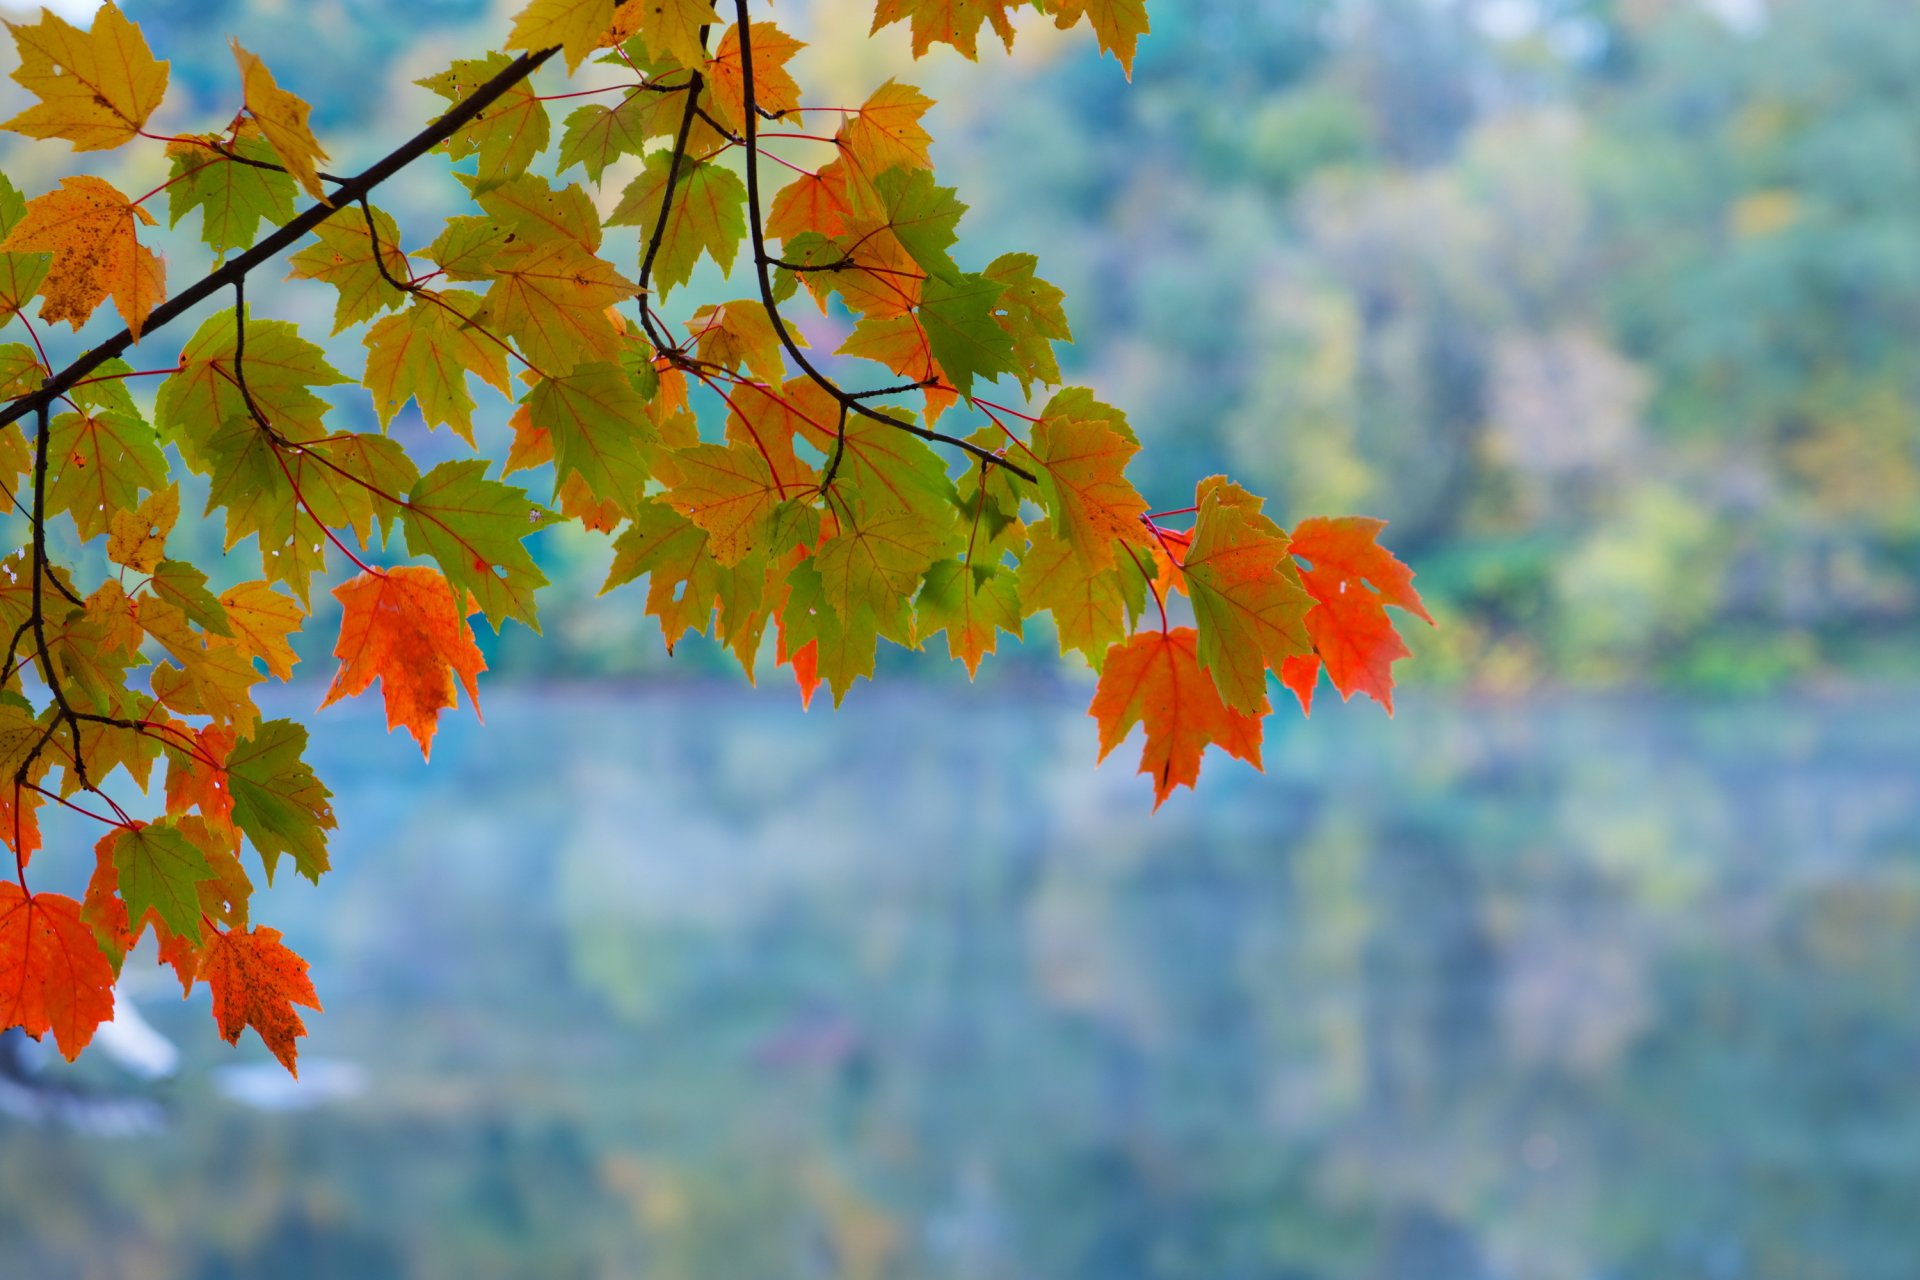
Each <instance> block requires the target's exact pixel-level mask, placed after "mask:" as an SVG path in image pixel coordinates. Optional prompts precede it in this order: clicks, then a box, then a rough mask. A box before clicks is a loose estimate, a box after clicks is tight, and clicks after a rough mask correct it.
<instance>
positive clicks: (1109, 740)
mask: <svg viewBox="0 0 1920 1280" xmlns="http://www.w3.org/2000/svg"><path fill="white" fill-rule="evenodd" d="M1198 640H1199V637H1198V636H1197V635H1196V633H1195V632H1194V629H1193V628H1192V627H1175V628H1174V629H1173V630H1172V631H1143V632H1141V633H1140V634H1139V635H1136V636H1134V637H1132V638H1131V639H1129V640H1123V641H1120V642H1118V643H1116V644H1115V645H1114V646H1113V647H1112V648H1110V649H1108V650H1107V658H1106V661H1105V663H1103V664H1102V666H1101V668H1100V683H1099V685H1098V686H1096V687H1095V689H1094V694H1093V705H1092V706H1090V707H1088V708H1087V714H1088V715H1091V716H1092V717H1093V718H1094V719H1095V720H1097V721H1098V722H1099V724H1100V758H1101V759H1102V760H1104V759H1106V758H1107V755H1108V753H1109V752H1111V751H1112V750H1113V749H1114V748H1115V747H1117V746H1119V745H1120V744H1121V743H1122V742H1124V741H1126V738H1127V734H1128V733H1129V732H1131V731H1132V729H1133V726H1135V725H1136V724H1144V725H1145V726H1146V729H1147V743H1146V747H1145V748H1144V749H1143V750H1142V751H1141V753H1140V772H1141V773H1146V774H1151V775H1153V807H1154V808H1156V809H1158V808H1159V807H1160V805H1161V802H1162V801H1164V800H1165V799H1166V798H1167V797H1168V796H1170V795H1172V794H1173V789H1174V788H1175V787H1179V786H1187V787H1191V786H1192V785H1193V784H1194V783H1195V782H1196V781H1197V780H1198V779H1199V777H1200V756H1201V753H1202V752H1204V751H1205V750H1206V749H1207V748H1208V747H1209V746H1215V747H1219V748H1221V749H1222V750H1224V751H1225V752H1226V753H1227V754H1228V755H1232V756H1238V757H1239V758H1240V759H1242V760H1245V761H1247V762H1248V763H1249V764H1251V765H1252V766H1253V767H1254V768H1256V769H1258V768H1260V767H1261V766H1260V717H1258V716H1250V715H1245V714H1243V713H1241V712H1238V711H1235V710H1233V709H1232V708H1231V707H1229V706H1227V704H1226V703H1224V702H1222V701H1221V700H1220V691H1219V690H1218V689H1216V688H1214V685H1213V680H1212V679H1211V678H1210V677H1209V676H1208V675H1207V674H1206V673H1205V672H1204V671H1202V670H1200V658H1199V653H1198V648H1197V645H1198Z"/></svg>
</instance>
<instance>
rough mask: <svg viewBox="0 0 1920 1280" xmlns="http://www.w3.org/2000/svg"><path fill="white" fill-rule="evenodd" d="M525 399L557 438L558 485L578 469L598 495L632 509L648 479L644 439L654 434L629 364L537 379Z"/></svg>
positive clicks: (583, 368) (555, 467) (578, 369)
mask: <svg viewBox="0 0 1920 1280" xmlns="http://www.w3.org/2000/svg"><path fill="white" fill-rule="evenodd" d="M524 403H525V404H526V406H527V413H528V415H529V416H530V417H531V418H532V419H533V425H534V426H536V427H539V428H541V429H542V430H544V431H546V432H547V433H548V434H549V435H551V436H552V438H553V464H554V465H553V470H554V485H555V491H556V492H557V491H558V488H559V485H560V484H561V483H563V482H564V481H565V480H566V479H567V477H568V476H570V475H577V476H579V477H580V479H581V481H582V482H583V483H584V484H585V485H586V486H587V489H588V491H589V492H590V493H592V494H593V496H594V497H596V498H598V499H600V500H601V501H602V502H611V503H614V504H615V505H616V506H618V507H619V508H620V510H621V511H623V512H625V513H627V514H629V515H631V514H632V513H633V511H634V509H635V506H636V504H637V503H638V502H639V501H640V495H641V493H642V492H643V491H644V490H645V488H646V484H647V461H646V458H645V456H644V455H643V454H642V452H641V445H642V444H644V443H649V442H651V441H652V439H653V432H652V430H651V428H650V427H649V425H648V422H647V402H646V401H645V400H644V399H642V398H641V395H640V393H639V391H637V390H635V388H634V385H633V383H632V381H631V380H630V379H629V378H628V377H627V374H626V370H624V369H622V368H621V367H620V366H618V365H614V364H583V365H579V366H576V367H575V368H574V370H573V371H572V372H571V373H568V374H565V375H563V376H560V377H552V378H545V379H542V380H541V381H540V382H538V383H536V384H534V388H533V390H532V391H529V392H528V393H527V395H526V399H525V401H524Z"/></svg>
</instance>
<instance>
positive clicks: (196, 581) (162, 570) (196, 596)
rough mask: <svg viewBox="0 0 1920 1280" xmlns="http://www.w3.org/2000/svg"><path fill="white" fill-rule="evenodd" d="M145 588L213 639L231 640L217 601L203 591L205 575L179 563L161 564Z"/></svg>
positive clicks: (210, 594)
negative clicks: (148, 588) (226, 638)
mask: <svg viewBox="0 0 1920 1280" xmlns="http://www.w3.org/2000/svg"><path fill="white" fill-rule="evenodd" d="M147 586H148V587H150V588H151V589H152V591H153V593H154V594H155V595H157V596H159V597H160V598H161V599H162V600H165V601H166V602H167V603H169V604H171V605H173V606H174V607H175V608H176V609H178V610H180V612H182V613H184V614H186V615H187V617H188V618H190V619H192V620H193V621H194V622H197V623H199V624H200V625H201V626H202V627H204V628H205V629H206V630H208V631H210V632H212V633H213V634H214V635H217V636H231V635H232V634H233V627H232V626H231V625H230V624H229V623H228V621H227V611H226V608H225V606H223V605H222V604H221V603H220V601H219V598H218V597H216V596H215V595H214V594H213V592H211V591H209V590H207V575H206V574H204V573H202V572H201V571H200V570H199V569H197V568H195V567H194V566H193V565H190V564H187V563H186V562H184V561H181V560H162V561H161V562H160V563H159V565H158V566H157V567H156V568H155V569H154V571H153V576H152V577H150V578H148V579H147Z"/></svg>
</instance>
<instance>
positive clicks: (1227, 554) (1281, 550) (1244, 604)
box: [1185, 486, 1314, 715]
mask: <svg viewBox="0 0 1920 1280" xmlns="http://www.w3.org/2000/svg"><path fill="white" fill-rule="evenodd" d="M1288 545H1289V544H1288V542H1287V536H1286V534H1284V533H1282V532H1281V531H1280V529H1279V527H1278V526H1277V525H1275V524H1274V523H1273V521H1271V520H1269V519H1267V518H1266V517H1265V516H1263V515H1261V514H1260V500H1259V499H1258V498H1255V497H1253V496H1252V495H1251V494H1248V493H1247V492H1246V491H1245V490H1243V489H1238V488H1237V487H1233V486H1216V487H1215V488H1214V489H1213V490H1212V491H1210V492H1208V493H1207V494H1206V496H1205V497H1204V498H1203V499H1202V501H1201V503H1200V516H1199V520H1198V522H1197V523H1196V524H1195V525H1194V530H1193V545H1192V546H1190V547H1189V548H1188V549H1187V554H1186V560H1185V569H1186V581H1187V594H1188V595H1189V596H1191V597H1192V599H1193V616H1194V621H1195V623H1196V626H1197V629H1198V631H1199V644H1198V649H1197V653H1198V657H1199V662H1200V668H1201V670H1203V671H1207V672H1209V673H1211V674H1212V676H1213V683H1214V685H1215V686H1216V687H1217V688H1218V689H1219V690H1220V697H1221V700H1222V701H1224V702H1225V703H1226V704H1227V705H1228V706H1229V707H1232V708H1234V709H1235V710H1237V711H1243V712H1246V713H1248V714H1250V715H1257V714H1259V713H1260V712H1262V711H1264V710H1265V709H1266V705H1267V679H1266V673H1267V670H1268V668H1271V669H1272V670H1273V671H1274V673H1275V674H1276V675H1277V674H1279V672H1280V668H1281V665H1282V664H1283V663H1284V662H1285V661H1286V660H1287V659H1288V658H1305V657H1309V656H1311V655H1312V654H1313V641H1312V639H1311V638H1310V637H1309V636H1308V634H1307V621H1306V619H1307V611H1308V610H1309V609H1311V608H1313V604H1314V601H1313V597H1312V596H1310V595H1308V594H1307V590H1306V587H1305V585H1304V584H1302V582H1301V581H1300V570H1299V567H1298V566H1297V565H1295V564H1294V562H1293V557H1292V556H1290V555H1288V554H1287V548H1288Z"/></svg>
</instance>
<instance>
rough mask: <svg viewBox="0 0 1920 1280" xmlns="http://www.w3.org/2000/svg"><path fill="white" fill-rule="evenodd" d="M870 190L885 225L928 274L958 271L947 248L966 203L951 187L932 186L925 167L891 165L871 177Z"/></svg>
mask: <svg viewBox="0 0 1920 1280" xmlns="http://www.w3.org/2000/svg"><path fill="white" fill-rule="evenodd" d="M873 189H874V191H875V192H877V193H878V194H879V196H880V206H881V209H882V211H883V212H884V214H885V217H886V222H887V226H888V228H889V229H890V230H891V231H892V232H893V234H894V237H895V238H896V239H898V240H899V241H900V244H901V246H902V247H903V248H905V249H906V251H907V252H908V253H909V254H911V255H913V260H914V261H915V262H917V263H919V264H920V266H921V267H922V268H923V269H924V270H925V271H926V273H927V274H928V275H930V276H943V277H952V276H957V275H959V274H960V268H958V267H957V266H955V265H954V263H953V257H952V255H951V254H949V253H948V250H949V249H951V248H952V247H953V244H954V242H955V241H956V240H958V239H959V238H960V237H959V233H958V232H957V231H956V230H955V228H956V227H957V226H958V225H959V222H960V215H961V214H963V213H965V212H966V211H967V206H966V205H964V204H961V203H960V200H959V198H958V197H959V193H958V192H957V191H955V190H954V188H952V187H942V186H938V185H936V184H935V183H934V180H933V174H932V172H931V171H929V170H926V169H905V168H895V169H889V170H887V171H886V172H885V173H883V174H881V175H880V176H879V177H877V178H875V179H874V180H873Z"/></svg>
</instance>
